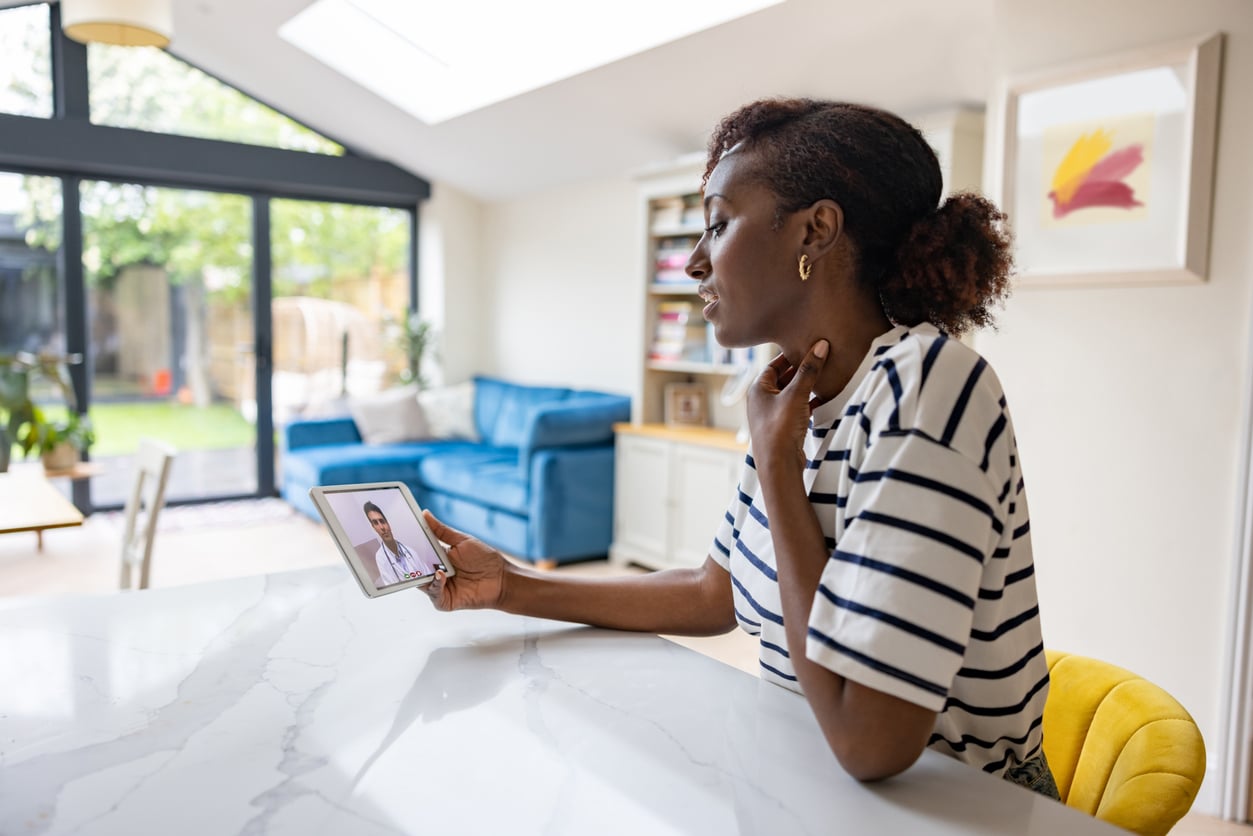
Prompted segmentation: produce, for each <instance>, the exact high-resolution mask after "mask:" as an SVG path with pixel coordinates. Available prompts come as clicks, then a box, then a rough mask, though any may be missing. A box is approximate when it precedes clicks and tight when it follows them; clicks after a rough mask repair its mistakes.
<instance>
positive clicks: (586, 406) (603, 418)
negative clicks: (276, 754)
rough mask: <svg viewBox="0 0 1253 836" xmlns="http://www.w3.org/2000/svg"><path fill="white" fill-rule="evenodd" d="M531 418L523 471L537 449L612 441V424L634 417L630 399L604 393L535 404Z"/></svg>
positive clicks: (522, 456)
mask: <svg viewBox="0 0 1253 836" xmlns="http://www.w3.org/2000/svg"><path fill="white" fill-rule="evenodd" d="M529 417H530V422H529V424H528V426H527V429H526V432H525V434H524V436H523V443H522V445H521V446H520V447H519V451H518V452H519V461H520V464H521V465H522V467H523V470H524V472H525V471H526V470H527V469H528V468H529V462H530V460H531V457H532V456H533V455H534V454H535V452H536V451H538V450H543V449H546V448H550V447H579V446H585V445H589V444H609V443H612V441H613V425H614V424H616V423H619V422H621V421H629V420H631V399H630V398H627V397H621V396H618V395H605V396H603V397H597V398H579V399H572V400H565V401H555V402H553V403H546V404H541V405H539V406H537V407H535V408H534V409H533V410H532V412H531V414H530V416H529Z"/></svg>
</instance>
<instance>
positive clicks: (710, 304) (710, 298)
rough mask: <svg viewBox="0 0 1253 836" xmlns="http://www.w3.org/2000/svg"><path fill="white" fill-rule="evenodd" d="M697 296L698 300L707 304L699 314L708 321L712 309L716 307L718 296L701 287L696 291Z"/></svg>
mask: <svg viewBox="0 0 1253 836" xmlns="http://www.w3.org/2000/svg"><path fill="white" fill-rule="evenodd" d="M698 294H699V296H700V298H701V299H704V300H705V302H706V303H707V304H706V305H705V309H704V310H702V311H701V314H702V315H703V316H704V317H705V319H709V315H710V313H712V312H713V309H714V308H715V307H717V305H718V294H716V293H714V292H713V291H712V290H708V289H707V288H703V287H702V288H701V289H700V290H699V291H698Z"/></svg>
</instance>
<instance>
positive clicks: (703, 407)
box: [665, 383, 709, 427]
mask: <svg viewBox="0 0 1253 836" xmlns="http://www.w3.org/2000/svg"><path fill="white" fill-rule="evenodd" d="M665 395H666V402H665V419H666V423H667V424H670V425H671V426H678V427H704V426H706V425H708V424H709V400H708V393H707V392H706V391H705V387H704V386H702V385H701V384H699V383H667V384H666V389H665Z"/></svg>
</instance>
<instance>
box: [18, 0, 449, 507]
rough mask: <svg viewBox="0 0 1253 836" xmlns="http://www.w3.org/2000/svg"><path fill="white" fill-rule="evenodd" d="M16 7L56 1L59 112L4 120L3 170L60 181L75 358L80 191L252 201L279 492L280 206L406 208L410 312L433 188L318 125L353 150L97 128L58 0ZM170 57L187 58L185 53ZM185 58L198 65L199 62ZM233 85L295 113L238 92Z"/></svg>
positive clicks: (78, 384)
mask: <svg viewBox="0 0 1253 836" xmlns="http://www.w3.org/2000/svg"><path fill="white" fill-rule="evenodd" d="M15 5H47V6H48V12H49V22H50V27H49V28H50V33H51V37H52V47H51V56H52V76H53V78H52V87H53V114H52V117H51V118H43V117H37V116H17V115H13V114H4V113H0V171H4V172H12V173H16V174H26V175H39V176H48V177H58V178H60V179H61V184H62V185H61V188H62V213H63V218H62V224H63V234H62V246H61V252H60V255H59V259H58V261H59V268H60V269H59V272H60V274H61V281H62V282H63V290H64V293H63V299H64V304H65V311H64V322H65V329H66V351H67V352H69V353H71V354H74V353H84V352H85V351H86V349H87V337H88V333H87V327H88V324H87V310H86V308H87V294H86V285H85V277H84V272H83V260H82V255H83V252H82V248H83V239H82V233H83V219H82V213H81V207H80V205H79V184H80V183H81V182H82V181H83V180H87V179H90V180H110V181H120V182H125V183H135V184H139V185H147V186H160V187H167V188H182V189H195V190H201V191H217V192H230V193H234V194H242V195H245V196H247V197H249V198H251V200H252V251H253V261H252V271H253V275H252V279H253V291H252V292H253V305H254V310H253V324H254V331H255V333H254V337H255V341H254V346H255V354H256V369H257V375H256V380H257V393H256V397H257V425H256V431H257V490H256V493H255V494H248V495H247V496H249V497H251V496H274V495H276V494H277V489H276V484H275V474H274V441H273V437H274V432H273V429H274V428H273V415H272V409H271V407H272V403H273V401H272V389H271V385H270V373H271V369H272V360H273V357H272V331H271V327H272V326H271V318H270V315H269V313H270V303H271V285H272V275H271V270H272V263H271V247H270V201H271V200H273V199H298V200H311V201H321V202H328V203H352V204H359V205H363V206H373V207H381V208H390V209H401V210H404V211H406V212H407V213H408V215H409V219H410V220H409V310H410V311H412V312H415V313H416V312H417V311H418V282H419V275H418V234H419V209H420V207H421V205H422V203H423V202H424V201H426V200H427V199H429V198H430V195H431V186H430V183H429V182H428V181H427V180H425V179H423V178H421V177H419V176H417V175H415V174H413V173H412V172H409V171H406V170H404V169H402V168H400V167H398V166H396V165H393V164H391V163H388V162H384V161H382V160H378V159H373V158H370V157H368V156H366V155H363V154H361V153H359V152H358V151H356V150H355V149H353V148H352V147H351V146H350V145H348V144H346V143H344V142H342V141H340V140H339V139H337V138H335V137H333V136H330V135H328V134H327V133H326V132H325V131H320V130H315V129H311V130H315V132H316V133H318V134H320V135H322V136H324V137H326V138H327V139H329V140H331V141H332V142H335V143H337V144H338V145H340V146H341V147H342V148H343V149H344V153H343V155H342V156H335V155H329V154H318V153H312V152H306V151H290V150H286V149H282V148H271V147H266V146H260V145H250V144H245V143H239V142H230V141H226V140H217V139H204V138H200V137H189V136H180V135H176V134H162V133H154V132H150V131H142V130H136V129H133V128H119V127H112V126H107V125H95V124H92V122H91V119H90V113H89V104H88V102H89V97H88V84H89V81H88V72H87V47H86V46H85V45H84V44H81V43H78V42H77V41H74V40H71V39H70V38H68V37H66V35H65V33H64V32H62V31H61V20H60V18H61V15H60V11H61V10H60V6H59V5H58V4H56V3H46V4H45V3H27V4H15ZM169 52H170V54H171V55H173V56H174V57H175V58H178V59H179V60H182V61H185V59H183V58H180V57H179V56H178V54H177V52H176V51H175V50H169ZM185 63H188V64H189V65H191V66H193V67H195V64H193V63H192V62H190V61H185ZM196 69H200V68H199V67H196ZM201 71H202V72H204V71H203V70H201ZM210 75H212V74H210ZM223 83H224V84H225V83H226V82H223ZM227 86H229V87H231V88H233V89H235V90H237V91H238V92H240V93H242V94H243V95H245V96H248V97H249V98H251V99H253V100H255V101H257V102H259V103H261V104H263V105H266V106H267V107H270V108H271V109H273V110H275V111H276V112H278V113H280V114H282V115H284V116H286V117H287V118H289V119H290V118H292V117H290V116H287V115H286V114H283V113H282V111H281V110H280V109H278V108H275V107H273V105H270V104H268V103H267V102H265V101H264V100H263V99H260V98H258V97H256V96H253V95H252V94H251V93H249V92H248V91H246V90H243V89H241V88H240V87H239V86H238V85H235V84H228V85H227ZM294 121H297V122H298V121H299V120H294ZM306 127H307V126H306ZM88 367H89V364H88V363H82V364H79V365H76V366H73V367H71V370H70V376H71V381H72V383H73V386H74V391H75V396H76V397H77V400H78V404H79V408H80V409H82V410H84V411H85V410H86V409H87V408H89V407H90V405H91V391H90V376H89V375H88V371H87V370H88ZM72 484H73V489H72V490H73V498H74V503H75V505H77V506H78V507H79V508H80V509H82V510H83V511H84V513H89V512H90V511H92V510H96V509H95V508H93V506H92V503H91V496H90V487H89V484H88V482H86V481H82V482H80V481H74V482H73V483H72ZM231 498H244V497H221V496H214V497H212V498H211V499H210V498H206V499H204V500H188V501H218V500H221V499H231ZM100 507H101V508H104V507H107V506H100Z"/></svg>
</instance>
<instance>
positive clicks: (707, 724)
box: [0, 567, 1121, 836]
mask: <svg viewBox="0 0 1253 836" xmlns="http://www.w3.org/2000/svg"><path fill="white" fill-rule="evenodd" d="M0 683H3V684H2V686H0V834H4V836H11V834H21V835H22V836H26V835H27V834H30V836H34V835H35V834H54V833H56V834H69V833H73V834H128V836H129V835H130V834H146V833H161V834H166V833H171V834H172V833H178V834H212V835H213V836H221V834H236V833H237V834H319V833H327V834H341V833H342V834H347V833H351V834H354V835H357V834H398V833H436V834H463V833H464V834H496V833H508V834H511V836H513V835H514V834H519V835H520V834H580V836H582V835H583V834H618V833H623V834H648V836H653V834H729V833H745V834H754V833H760V834H791V833H798V834H808V833H815V834H817V833H830V832H835V831H839V832H847V833H891V834H898V833H910V834H919V833H936V834H967V835H968V834H1002V833H1007V832H1014V833H1023V834H1025V833H1033V834H1056V833H1062V832H1065V833H1067V834H1068V836H1082V834H1113V833H1119V832H1121V831H1117V830H1115V829H1114V828H1111V827H1109V826H1107V825H1103V824H1101V823H1099V822H1096V821H1095V820H1093V819H1090V818H1088V817H1087V816H1084V815H1082V814H1080V813H1077V812H1075V811H1073V810H1070V809H1068V808H1066V807H1063V806H1062V805H1060V804H1057V803H1055V802H1051V801H1048V800H1046V799H1043V798H1039V797H1037V796H1035V795H1034V794H1032V793H1030V792H1027V791H1026V790H1022V789H1020V788H1018V787H1013V786H1010V785H1008V784H1006V783H1005V782H1003V781H1001V780H999V779H996V778H992V777H990V776H987V775H984V774H982V773H979V772H977V771H975V770H972V769H970V768H968V767H965V766H963V765H961V764H959V763H957V762H956V761H952V760H950V759H948V758H945V757H942V756H940V755H938V754H935V753H932V752H927V753H925V754H924V756H923V757H922V759H921V760H920V761H919V763H918V764H917V765H915V766H914V767H913V768H911V769H910V770H909V771H907V772H906V773H905V774H904V775H901V776H898V777H897V778H895V779H892V780H890V781H887V782H883V783H881V784H877V785H862V784H858V783H857V782H856V781H853V780H852V779H851V778H849V777H848V776H847V775H846V774H844V772H843V771H842V770H841V769H840V767H839V766H838V764H837V763H836V762H835V760H834V758H833V757H832V755H831V754H830V751H829V750H828V749H827V746H826V744H825V742H824V741H823V739H822V736H821V734H820V733H819V731H818V728H817V725H816V723H815V721H814V720H813V717H812V715H811V714H810V713H809V711H808V708H807V706H806V705H805V703H804V701H803V700H802V699H801V698H800V697H798V696H797V695H796V694H793V693H791V692H788V691H786V690H784V689H781V688H778V687H777V686H774V685H770V684H768V683H764V682H762V681H761V680H759V679H757V678H755V677H752V676H750V675H748V674H746V673H744V672H742V671H739V670H736V669H735V668H732V667H729V666H727V665H724V664H722V663H721V662H717V661H714V660H712V659H709V658H706V657H704V656H702V655H700V654H698V653H695V652H693V651H691V650H688V649H686V648H683V647H680V646H678V645H675V644H673V643H671V642H668V641H666V640H664V639H661V638H658V637H656V636H647V635H639V634H629V633H616V632H611V631H602V630H593V629H589V628H582V627H576V626H572V625H569V624H563V623H560V622H552V621H544V620H539V619H524V618H518V617H514V616H508V615H504V614H501V613H496V612H488V611H483V612H462V613H452V614H444V613H437V612H435V611H434V610H433V609H432V608H431V607H430V605H429V604H428V602H427V601H426V600H425V597H424V596H422V595H421V594H420V593H416V592H401V593H398V594H395V595H389V596H385V597H383V598H380V599H376V600H369V599H366V598H365V597H364V596H362V595H361V593H360V591H359V590H358V589H357V587H356V584H355V583H354V582H353V581H352V579H351V578H350V577H348V574H347V572H346V571H345V570H343V569H342V568H340V567H329V568H323V569H312V570H307V571H300V572H290V573H284V574H278V575H270V576H258V577H253V578H243V579H238V580H233V581H226V582H219V583H211V584H199V585H195V586H186V587H176V588H169V589H161V590H152V591H147V592H139V593H126V594H116V595H105V596H99V597H81V598H70V599H62V600H58V601H52V602H44V603H40V604H38V605H32V606H18V607H13V608H9V609H3V610H0Z"/></svg>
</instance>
